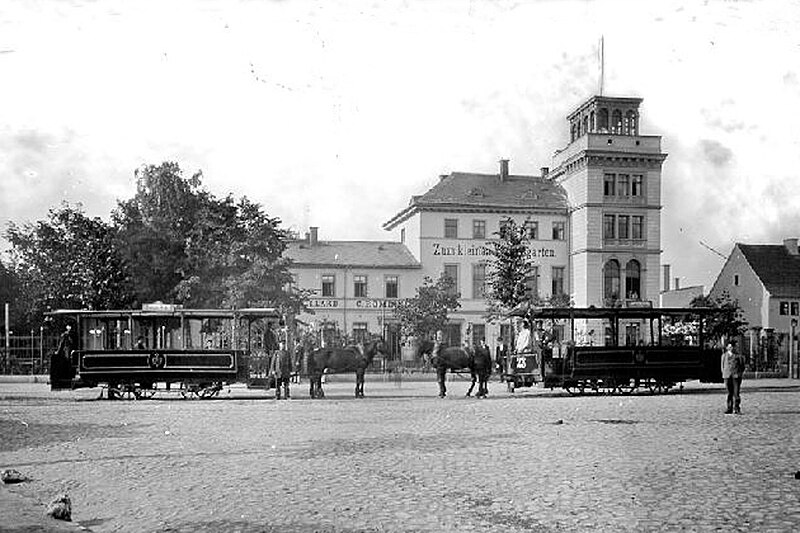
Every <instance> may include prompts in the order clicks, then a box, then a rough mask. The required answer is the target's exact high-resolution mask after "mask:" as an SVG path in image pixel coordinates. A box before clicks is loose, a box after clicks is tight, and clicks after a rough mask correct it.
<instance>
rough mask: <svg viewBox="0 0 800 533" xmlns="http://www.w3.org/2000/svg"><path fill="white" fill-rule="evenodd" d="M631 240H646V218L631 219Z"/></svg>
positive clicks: (635, 217) (634, 217) (636, 217)
mask: <svg viewBox="0 0 800 533" xmlns="http://www.w3.org/2000/svg"><path fill="white" fill-rule="evenodd" d="M631 239H635V240H642V239H644V217H641V216H633V217H631Z"/></svg>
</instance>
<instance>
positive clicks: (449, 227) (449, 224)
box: [444, 218, 458, 239]
mask: <svg viewBox="0 0 800 533" xmlns="http://www.w3.org/2000/svg"><path fill="white" fill-rule="evenodd" d="M444 238H445V239H457V238H458V219H455V218H446V219H444Z"/></svg>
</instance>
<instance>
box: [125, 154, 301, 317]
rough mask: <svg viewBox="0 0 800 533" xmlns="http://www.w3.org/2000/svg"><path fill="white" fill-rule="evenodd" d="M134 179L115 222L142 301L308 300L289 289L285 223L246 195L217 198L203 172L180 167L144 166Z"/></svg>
mask: <svg viewBox="0 0 800 533" xmlns="http://www.w3.org/2000/svg"><path fill="white" fill-rule="evenodd" d="M136 180H137V188H136V195H135V196H134V197H133V198H131V199H130V200H127V201H124V202H119V204H118V207H117V209H116V210H115V211H114V213H113V219H114V222H115V224H116V226H117V228H118V230H119V234H120V238H121V240H122V241H124V242H125V243H126V247H125V253H126V257H127V259H128V262H129V264H130V265H131V271H132V277H133V281H134V284H135V287H136V292H137V297H138V299H139V301H140V302H147V301H156V300H162V301H176V302H180V303H183V304H184V305H187V306H188V307H220V306H221V307H231V306H233V307H244V306H260V305H265V306H279V307H285V308H287V309H292V310H298V309H299V308H300V307H301V306H302V298H303V296H304V295H303V294H300V293H299V292H297V291H296V290H295V291H292V290H291V289H289V287H290V284H291V281H292V280H291V274H290V272H289V262H288V260H287V259H285V258H283V256H282V255H283V252H284V250H285V249H286V241H287V240H288V238H289V235H288V233H287V232H286V231H285V230H283V229H281V228H280V222H281V221H280V219H278V218H272V217H269V216H268V215H267V214H266V213H264V211H263V209H262V207H261V206H260V205H259V204H257V203H254V202H252V201H250V200H249V199H248V198H246V197H243V198H241V199H239V200H236V199H234V198H233V196H231V195H229V196H227V197H225V198H217V197H215V196H214V195H213V194H211V193H210V192H208V191H206V190H205V189H203V188H202V175H201V174H200V173H196V174H194V175H193V176H191V177H190V178H185V177H184V176H183V173H182V171H181V169H180V167H179V166H178V164H177V163H172V162H165V163H162V164H161V165H157V166H156V165H148V166H145V167H142V168H141V169H139V170H137V172H136Z"/></svg>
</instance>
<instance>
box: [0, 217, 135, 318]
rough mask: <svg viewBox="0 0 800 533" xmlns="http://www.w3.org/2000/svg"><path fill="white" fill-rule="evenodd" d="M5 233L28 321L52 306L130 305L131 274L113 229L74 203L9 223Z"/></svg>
mask: <svg viewBox="0 0 800 533" xmlns="http://www.w3.org/2000/svg"><path fill="white" fill-rule="evenodd" d="M6 237H7V238H8V240H9V242H10V243H11V246H12V250H11V257H12V266H13V268H14V271H15V274H16V276H17V278H18V282H17V283H18V287H17V288H18V290H17V296H18V297H17V302H18V303H17V306H20V305H21V306H23V313H24V316H25V322H27V323H28V324H35V323H38V322H39V321H40V320H41V318H42V314H43V313H44V312H46V311H48V310H51V309H56V308H67V309H103V308H109V307H112V308H113V307H124V306H126V305H129V304H130V302H131V300H132V297H133V294H132V291H131V286H130V276H129V272H128V269H127V266H126V264H125V261H124V258H123V257H122V255H121V254H120V252H119V248H118V243H117V241H116V239H115V232H114V229H113V228H112V227H111V226H109V225H108V224H106V223H105V222H103V221H102V220H101V219H99V218H89V217H87V216H86V215H85V214H84V213H83V210H82V209H81V207H80V206H79V205H78V206H71V205H69V204H66V203H64V204H62V205H61V206H60V207H59V208H55V209H51V210H50V211H49V213H48V216H47V218H46V219H45V220H41V221H39V222H37V223H35V224H25V225H23V226H18V225H16V224H14V223H13V222H12V223H9V225H8V230H7V231H6Z"/></svg>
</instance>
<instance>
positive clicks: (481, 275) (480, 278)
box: [472, 263, 486, 299]
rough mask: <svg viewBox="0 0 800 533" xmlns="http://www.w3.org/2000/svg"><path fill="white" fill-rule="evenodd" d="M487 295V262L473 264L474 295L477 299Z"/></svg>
mask: <svg viewBox="0 0 800 533" xmlns="http://www.w3.org/2000/svg"><path fill="white" fill-rule="evenodd" d="M485 296H486V263H476V264H474V265H472V297H473V298H475V299H478V298H484V297H485Z"/></svg>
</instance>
